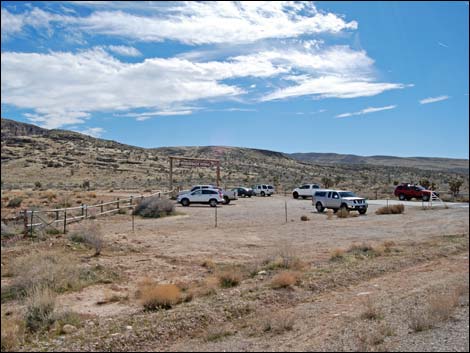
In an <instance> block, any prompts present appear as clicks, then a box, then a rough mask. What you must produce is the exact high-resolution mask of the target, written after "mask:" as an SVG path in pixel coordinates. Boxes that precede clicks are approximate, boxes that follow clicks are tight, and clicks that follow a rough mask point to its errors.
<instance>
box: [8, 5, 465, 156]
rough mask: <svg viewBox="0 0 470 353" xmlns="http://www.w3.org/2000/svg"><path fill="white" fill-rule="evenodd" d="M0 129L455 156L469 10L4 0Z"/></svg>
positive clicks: (461, 147)
mask: <svg viewBox="0 0 470 353" xmlns="http://www.w3.org/2000/svg"><path fill="white" fill-rule="evenodd" d="M1 6H2V7H1V23H2V27H1V28H2V29H1V37H2V44H1V49H2V53H1V94H2V96H1V97H2V98H1V110H2V113H1V114H2V117H5V118H10V119H15V120H18V121H23V122H30V123H33V124H37V125H40V126H42V127H46V128H62V129H70V130H75V131H80V132H83V133H86V134H89V135H93V136H98V137H102V138H106V139H112V140H117V141H120V142H123V143H127V144H132V145H137V146H142V147H159V146H181V145H184V146H190V145H228V146H243V147H255V148H263V149H272V150H277V151H283V152H337V153H353V154H361V155H377V154H383V155H399V156H441V157H456V158H468V148H469V145H468V140H469V135H468V128H469V126H468V122H469V105H468V100H469V97H468V92H469V87H468V78H469V70H468V66H469V55H468V52H469V47H468V41H469V38H468V37H469V30H468V28H469V7H468V2H451V3H449V2H426V3H418V2H409V3H408V2H374V3H371V2H354V3H353V2H207V3H205V2H148V1H146V2H105V1H94V2H92V1H82V2H78V1H77V2H74V1H69V2H34V3H33V2H31V3H29V2H9V1H3V2H2V5H1Z"/></svg>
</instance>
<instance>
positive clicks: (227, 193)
mask: <svg viewBox="0 0 470 353" xmlns="http://www.w3.org/2000/svg"><path fill="white" fill-rule="evenodd" d="M200 189H218V190H220V191H222V194H223V197H224V202H225V204H226V205H228V204H229V203H230V201H231V200H238V195H237V193H236V192H235V191H231V190H224V189H222V188H219V187H217V186H215V185H210V184H208V185H195V186H193V187H192V188H191V190H183V191H180V192H179V193H178V196H181V195H184V194H188V193H190V192H193V191H196V190H200Z"/></svg>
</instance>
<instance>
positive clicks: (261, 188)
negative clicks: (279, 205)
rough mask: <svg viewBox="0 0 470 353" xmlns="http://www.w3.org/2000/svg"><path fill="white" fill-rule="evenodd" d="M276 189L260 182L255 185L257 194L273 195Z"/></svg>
mask: <svg viewBox="0 0 470 353" xmlns="http://www.w3.org/2000/svg"><path fill="white" fill-rule="evenodd" d="M273 192H274V189H270V188H268V185H266V184H260V185H255V186H253V195H255V196H271V195H272V194H273Z"/></svg>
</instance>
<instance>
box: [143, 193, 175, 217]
mask: <svg viewBox="0 0 470 353" xmlns="http://www.w3.org/2000/svg"><path fill="white" fill-rule="evenodd" d="M174 211H175V205H174V203H173V202H171V201H170V200H168V199H162V198H159V197H157V196H152V197H149V198H146V199H143V200H142V201H141V202H140V203H139V204H138V205H137V206H136V207H135V209H134V214H135V215H140V216H142V217H152V218H159V217H164V216H169V215H171V214H172V213H174Z"/></svg>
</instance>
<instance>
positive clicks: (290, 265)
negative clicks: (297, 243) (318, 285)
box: [264, 246, 305, 270]
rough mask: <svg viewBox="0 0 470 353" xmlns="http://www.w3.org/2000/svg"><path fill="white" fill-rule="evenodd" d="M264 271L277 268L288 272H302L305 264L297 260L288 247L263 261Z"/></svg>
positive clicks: (293, 252)
mask: <svg viewBox="0 0 470 353" xmlns="http://www.w3.org/2000/svg"><path fill="white" fill-rule="evenodd" d="M264 264H265V269H267V270H276V269H278V268H282V269H288V270H302V269H303V268H304V267H305V264H304V263H303V262H302V261H301V260H300V259H299V257H298V256H297V255H296V253H295V251H293V250H292V249H291V248H289V247H288V246H286V247H283V248H281V249H280V250H279V251H278V252H277V253H276V254H275V255H273V256H271V257H269V258H267V259H266V260H265V261H264Z"/></svg>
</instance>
